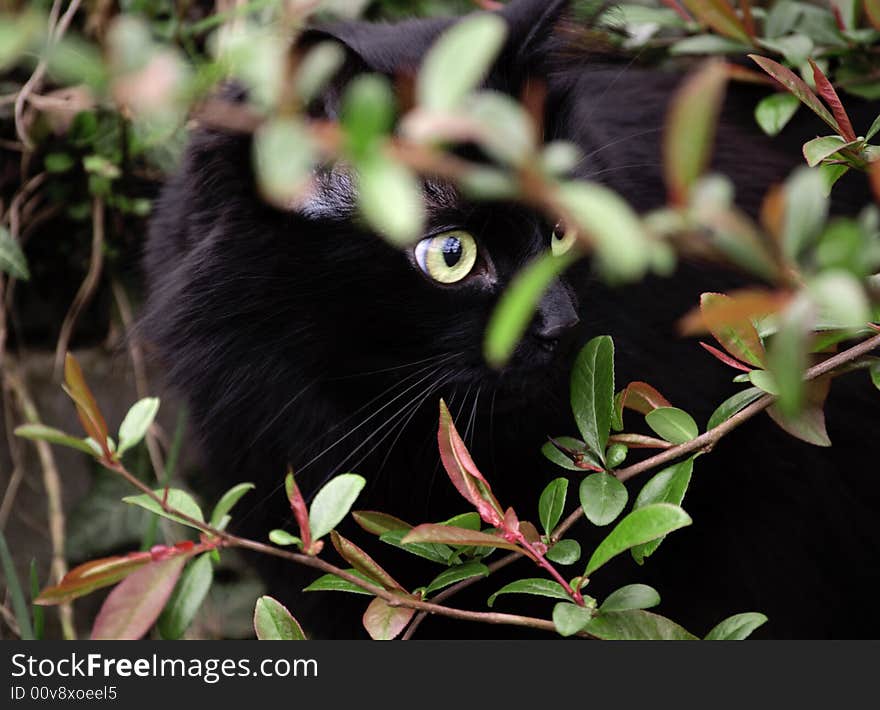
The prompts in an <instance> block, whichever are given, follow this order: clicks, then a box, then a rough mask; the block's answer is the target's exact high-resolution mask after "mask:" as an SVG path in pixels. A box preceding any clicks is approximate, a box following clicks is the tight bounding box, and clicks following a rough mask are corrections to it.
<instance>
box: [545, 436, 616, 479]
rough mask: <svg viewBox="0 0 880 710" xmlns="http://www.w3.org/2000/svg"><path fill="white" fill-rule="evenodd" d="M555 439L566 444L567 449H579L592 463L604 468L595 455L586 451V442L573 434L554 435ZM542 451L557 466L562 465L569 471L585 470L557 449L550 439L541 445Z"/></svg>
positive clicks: (562, 444)
mask: <svg viewBox="0 0 880 710" xmlns="http://www.w3.org/2000/svg"><path fill="white" fill-rule="evenodd" d="M553 441H555V442H556V443H557V444H560V445H561V446H564V447H565V448H567V449H572V450H574V451H577V452H578V453H580V454H581V455H582V456H584V457H585V458H586V459H588V460H589V461H590V462H591V463H592V464H594V465H595V467H596V468H602V462H601V461H598V460H596V459H595V458H594V457H593V455H591V454H589V453H588V452H587V451H586V444H584V442H583V441H581V440H580V439H575V438H574V437H572V436H554V437H553ZM541 453H542V454H544V456H545V457H546V458H547V459H549V460H550V461H552V462H553V463H555V464H556V465H557V466H561V467H562V468H566V469H568V470H569V471H581V472H583V470H584V469H582V468H581V467H580V466H578V465H577V464H575V463H574V461H572V460H571V459H570V458H569V457H568V456H566V455H565V454H564V453H562V452H561V451H560V450H559V449H557V448H556V447H555V446H554V445H553V442H552V441H548V442H547V443H546V444H544V445H543V446H542V447H541Z"/></svg>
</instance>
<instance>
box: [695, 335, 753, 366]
mask: <svg viewBox="0 0 880 710" xmlns="http://www.w3.org/2000/svg"><path fill="white" fill-rule="evenodd" d="M700 345H702V346H703V348H704V349H705V350H707V351H709V352H710V353H711V354H712V355H714V356H715V357H717V358H718V359H719V360H721V362H723V363H724V364H725V365H730V367H733V368H735V369H737V370H742V371H743V372H751V371H752V368H750V367H749V366H748V365H744V364H743V363H741V362H740V361H739V360H734V359H733V358H732V357H730V355H728V354H727V353H723V352H721V351H720V350H719V349H718V348H715V347H713V346H711V345H709V343H704V342H703V341H702V340H701V341H700Z"/></svg>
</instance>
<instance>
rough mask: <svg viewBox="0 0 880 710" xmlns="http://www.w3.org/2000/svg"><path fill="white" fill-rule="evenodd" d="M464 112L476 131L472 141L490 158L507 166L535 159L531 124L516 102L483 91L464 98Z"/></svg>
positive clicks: (532, 125)
mask: <svg viewBox="0 0 880 710" xmlns="http://www.w3.org/2000/svg"><path fill="white" fill-rule="evenodd" d="M464 111H465V115H466V116H467V118H469V119H470V120H471V121H473V122H474V124H475V126H476V128H477V130H476V131H475V133H476V135H475V137H474V140H475V141H476V142H477V143H479V145H480V147H481V148H482V149H483V150H484V151H485V152H486V154H487V155H488V156H489V157H490V158H492V159H493V160H495V161H496V162H498V163H500V164H501V165H508V166H522V165H523V164H524V163H525V162H526V161H527V160H531V161H535V160H536V157H535V126H534V122H533V121H532V118H531V116H530V115H529V113H528V112H527V111H526V110H525V109H524V108H523V106H522V105H521V104H520V103H519V102H518V101H517V100H516V99H514V98H512V97H510V96H508V95H507V94H503V93H501V92H498V91H483V92H480V93H479V94H476V95H474V96H472V97H470V98H469V99H468V101H467V103H466V104H465V106H464Z"/></svg>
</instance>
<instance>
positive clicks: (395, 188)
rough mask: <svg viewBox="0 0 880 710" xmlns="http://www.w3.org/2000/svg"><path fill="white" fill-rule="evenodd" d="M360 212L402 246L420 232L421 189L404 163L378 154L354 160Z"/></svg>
mask: <svg viewBox="0 0 880 710" xmlns="http://www.w3.org/2000/svg"><path fill="white" fill-rule="evenodd" d="M357 168H358V200H359V205H360V208H361V213H362V214H363V216H364V218H365V219H366V220H367V222H369V224H370V226H371V227H373V229H375V230H376V231H377V232H378V233H379V234H380V235H381V236H382V237H384V238H386V239H387V240H388V241H389V242H391V243H392V244H395V245H398V246H404V245H408V244H410V243H412V242H413V241H414V240H415V239H417V238H418V237H419V236H420V235H421V233H422V225H423V224H424V221H425V206H424V203H423V201H422V189H421V187H420V185H419V182H418V181H417V180H416V178H415V177H414V176H413V174H412V173H411V172H410V171H409V170H408V169H407V168H405V167H403V166H402V165H400V164H399V163H396V162H394V161H392V160H387V159H386V158H384V157H382V156H381V155H379V154H376V155H373V156H372V157H371V158H370V159H369V160H364V161H361V162H359V163H358V165H357Z"/></svg>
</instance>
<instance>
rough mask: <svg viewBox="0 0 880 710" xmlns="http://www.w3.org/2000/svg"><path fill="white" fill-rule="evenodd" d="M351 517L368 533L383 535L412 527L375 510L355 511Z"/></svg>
mask: <svg viewBox="0 0 880 710" xmlns="http://www.w3.org/2000/svg"><path fill="white" fill-rule="evenodd" d="M351 517H352V518H354V521H355V522H356V523H357V524H358V525H360V526H361V527H362V528H363V529H364V530H366V531H367V532H368V533H373V535H383V534H385V533H387V532H392V531H394V530H411V529H412V525H410V524H409V523H406V522H404V521H403V520H401V519H400V518H395V517H394V516H393V515H388V514H387V513H378V512H376V511H374V510H355V511H353V512H352V514H351Z"/></svg>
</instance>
